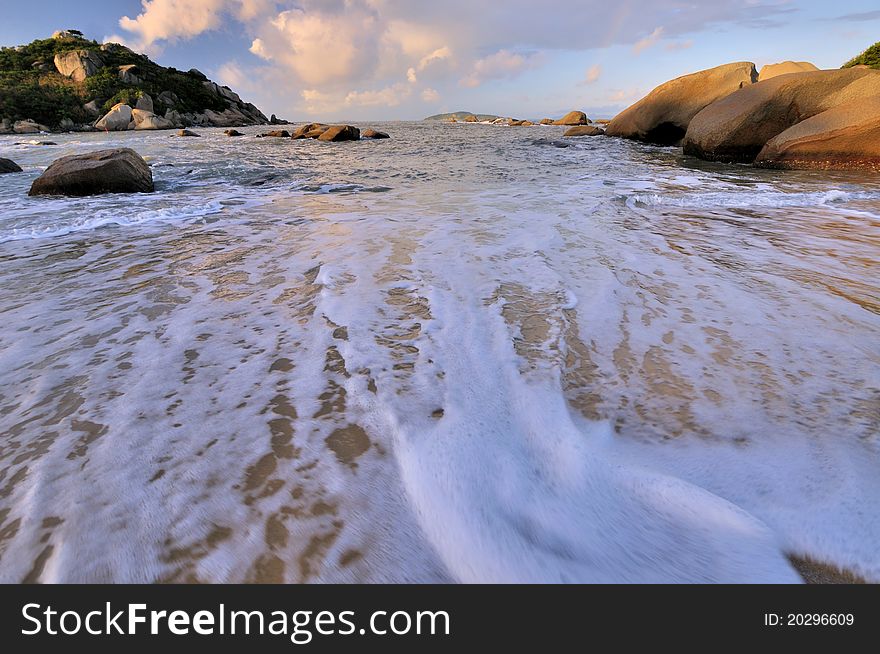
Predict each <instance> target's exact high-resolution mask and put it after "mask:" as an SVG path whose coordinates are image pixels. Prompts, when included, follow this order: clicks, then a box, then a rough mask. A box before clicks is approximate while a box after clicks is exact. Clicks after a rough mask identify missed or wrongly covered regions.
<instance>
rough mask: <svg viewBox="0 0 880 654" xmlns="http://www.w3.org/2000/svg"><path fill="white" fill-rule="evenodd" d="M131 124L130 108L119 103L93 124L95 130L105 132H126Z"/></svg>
mask: <svg viewBox="0 0 880 654" xmlns="http://www.w3.org/2000/svg"><path fill="white" fill-rule="evenodd" d="M131 122H132V120H131V107H129V106H128V105H127V104H124V103H122V102H120V103H119V104H117V105H114V106H113V108H112V109H111V110H110V111H108V112H107V113H106V114H105V115H104V117H103V118H101V119H100V120H99V121H98V122H97V123H95V128H97V129H99V130H104V131H106V132H121V131H124V130H127V129H128V126H129V124H130V123H131Z"/></svg>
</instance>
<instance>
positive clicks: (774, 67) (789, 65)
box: [758, 61, 819, 82]
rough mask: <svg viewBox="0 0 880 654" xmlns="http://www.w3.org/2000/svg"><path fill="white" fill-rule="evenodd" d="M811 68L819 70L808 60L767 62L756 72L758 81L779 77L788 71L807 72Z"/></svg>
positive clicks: (811, 69)
mask: <svg viewBox="0 0 880 654" xmlns="http://www.w3.org/2000/svg"><path fill="white" fill-rule="evenodd" d="M813 70H819V69H818V68H816V66H814V65H813V64H811V63H810V62H809V61H783V62H780V63H778V64H767V65H766V66H764V67H763V68H762V69H761V72H760V73H758V81H759V82H763V81H764V80H768V79H772V78H774V77H779V76H780V75H788V74H789V73H808V72H810V71H813Z"/></svg>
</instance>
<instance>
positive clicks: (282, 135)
mask: <svg viewBox="0 0 880 654" xmlns="http://www.w3.org/2000/svg"><path fill="white" fill-rule="evenodd" d="M257 138H258V139H262V138H278V139H289V138H290V132H288V131H287V130H286V129H275V130H272V131H271V132H263V133H262V134H257Z"/></svg>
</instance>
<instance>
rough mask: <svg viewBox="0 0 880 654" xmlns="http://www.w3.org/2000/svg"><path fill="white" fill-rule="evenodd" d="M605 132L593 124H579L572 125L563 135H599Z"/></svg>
mask: <svg viewBox="0 0 880 654" xmlns="http://www.w3.org/2000/svg"><path fill="white" fill-rule="evenodd" d="M604 133H605V132H604V131H603V130H601V129H599V128H598V127H594V126H593V125H579V126H577V127H572V128H571V129H569V130H568V131H566V132H565V134H563V136H601V135H602V134H604Z"/></svg>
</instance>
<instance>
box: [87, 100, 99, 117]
mask: <svg viewBox="0 0 880 654" xmlns="http://www.w3.org/2000/svg"><path fill="white" fill-rule="evenodd" d="M83 111H85V112H86V113H87V114H89V115H90V116H92V117H94V118H97V117H98V116H100V115H101V109H100V107H98V101H97V100H92V101H91V102H87V103H85V104H84V105H83Z"/></svg>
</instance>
